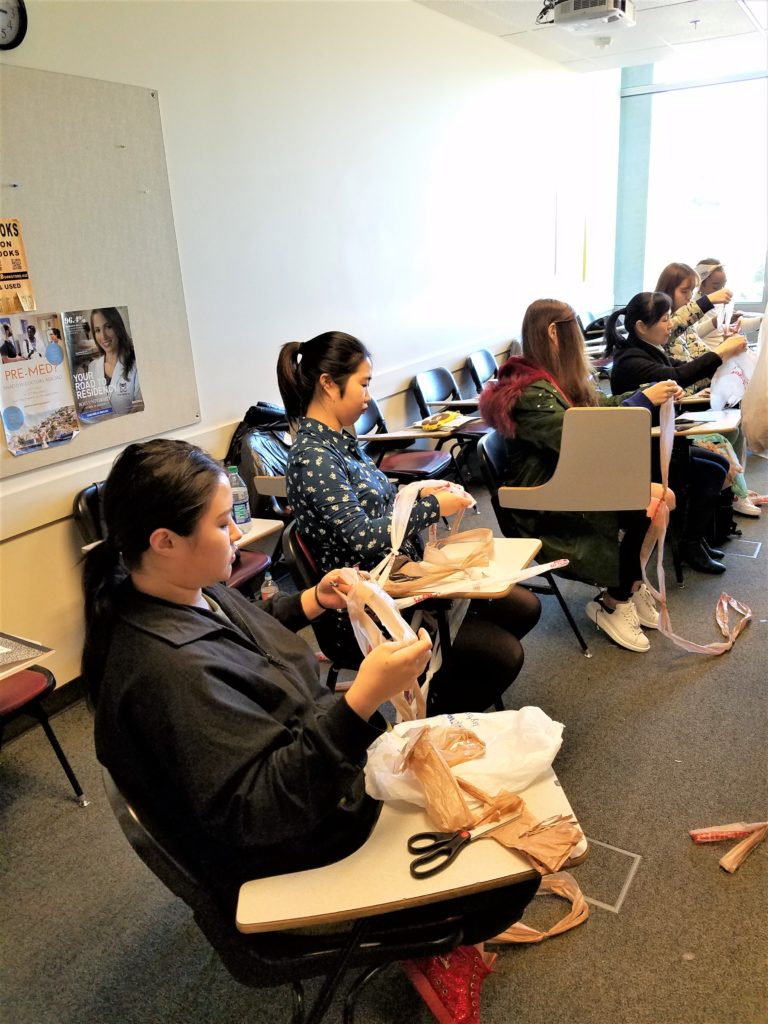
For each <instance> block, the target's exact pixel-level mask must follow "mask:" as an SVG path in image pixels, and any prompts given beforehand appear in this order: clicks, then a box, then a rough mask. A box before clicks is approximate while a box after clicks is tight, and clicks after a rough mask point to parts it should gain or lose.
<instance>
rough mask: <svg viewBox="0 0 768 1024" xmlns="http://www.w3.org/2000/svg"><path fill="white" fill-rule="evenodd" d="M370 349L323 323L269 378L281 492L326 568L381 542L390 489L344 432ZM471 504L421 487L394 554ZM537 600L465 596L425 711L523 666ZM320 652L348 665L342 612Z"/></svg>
mask: <svg viewBox="0 0 768 1024" xmlns="http://www.w3.org/2000/svg"><path fill="white" fill-rule="evenodd" d="M372 372H373V367H372V362H371V356H370V353H369V352H368V350H367V348H366V347H365V346H364V345H363V343H362V342H361V341H359V340H358V339H357V338H353V337H352V336H351V335H350V334H344V333H342V332H341V331H329V332H327V333H326V334H320V335H318V336H317V337H316V338H312V339H310V340H309V341H305V342H303V343H301V344H299V343H298V342H289V343H288V344H286V345H283V347H282V349H281V350H280V357H279V360H278V364H277V380H278V385H279V387H280V394H281V395H282V398H283V403H284V405H285V409H286V412H287V414H288V417H289V419H291V420H293V421H294V422H295V423H297V425H298V432H297V435H296V440H295V442H294V445H293V447H292V448H291V451H290V454H289V457H288V467H287V473H286V478H287V486H288V499H289V501H290V503H291V505H292V506H293V509H294V513H295V515H296V525H297V528H298V531H299V533H300V534H301V536H302V538H303V539H304V540H305V542H306V543H307V544H308V545H309V547H310V548H311V550H312V553H313V555H314V557H315V559H316V561H317V563H318V565H319V566H320V567H321V568H322V569H323V570H325V571H328V570H330V569H332V568H341V567H342V566H345V565H359V566H360V567H361V568H363V569H371V568H373V567H374V566H375V565H376V564H377V563H378V562H379V561H380V560H381V559H382V557H383V556H384V555H385V554H386V552H387V551H388V550H389V547H390V523H391V519H392V508H393V505H394V501H395V495H396V493H397V488H396V487H395V485H394V484H392V483H391V481H390V480H388V479H387V477H386V476H385V475H384V473H382V472H381V470H380V469H378V467H377V466H375V465H374V463H373V462H372V461H371V459H370V458H369V457H368V456H367V455H366V454H365V452H363V451H362V449H361V448H360V447H359V446H358V444H357V440H356V438H355V436H354V434H352V433H350V432H349V431H348V428H350V427H352V426H353V424H354V423H355V422H356V420H357V419H358V418H359V417H360V416H361V415H362V413H363V412H364V411H365V409H366V408H367V404H368V388H369V385H370V382H371V374H372ZM470 504H471V499H470V498H469V496H468V495H466V494H464V493H463V492H462V491H461V490H460V489H459V490H458V491H457V490H453V491H446V490H444V489H439V488H435V487H434V485H429V484H426V485H425V486H424V487H422V489H421V492H420V494H419V497H418V499H417V500H416V502H415V504H414V506H413V511H412V513H411V518H410V520H409V528H410V532H409V534H408V536H407V538H406V541H405V544H404V545H403V547H402V549H401V550H402V552H403V554H406V555H408V557H409V558H414V559H419V558H420V557H421V554H422V546H421V539H420V536H419V534H420V533H421V531H422V530H423V529H424V528H425V527H427V526H429V525H431V524H432V523H437V522H439V520H440V518H441V516H452V515H454V513H456V512H458V511H459V509H463V508H466V507H467V506H468V505H470ZM540 614H541V605H540V604H539V600H538V598H537V597H536V596H535V595H534V594H531V593H530V591H527V590H525V589H523V588H522V587H515V588H514V589H513V590H512V592H511V594H510V595H509V596H508V597H506V598H502V599H500V600H497V601H472V602H471V604H470V607H469V611H468V612H467V615H466V617H465V619H464V621H463V623H462V625H461V627H460V629H459V631H458V634H457V635H456V638H455V640H454V642H453V644H452V645H451V650H450V654H449V657H448V658H446V659H445V661H444V662H443V665H442V667H441V669H440V670H439V671H438V672H437V673H436V674H435V676H434V678H433V679H432V682H431V684H430V688H429V702H428V712H429V714H430V715H436V714H442V713H445V712H458V711H485V710H486V709H487V708H489V707H490V706H491V705H493V704H494V703H495V702H496V700H497V699H498V698H499V697H500V696H501V694H502V693H503V692H504V691H505V690H506V689H507V687H508V686H510V685H511V683H512V682H514V680H515V679H516V677H517V675H518V673H519V672H520V670H521V668H522V665H523V657H524V655H523V648H522V645H521V644H520V640H521V639H522V637H524V636H525V635H526V634H527V633H528V632H529V631H530V630H531V629H533V627H534V626H535V625H536V623H537V622H538V620H539V615H540ZM333 620H334V621H333V626H332V628H330V629H329V630H328V634H327V635H326V637H325V638H324V641H325V645H326V646H327V647H328V649H327V650H326V651H325V653H326V654H327V655H328V656H329V657H332V658H334V660H336V661H338V662H339V663H340V664H342V665H344V666H345V667H346V666H350V667H353V666H354V665H355V664H357V663H358V662H359V659H360V652H359V648H358V646H357V642H356V641H355V638H354V635H353V633H352V629H351V626H350V624H349V619H348V617H347V616H346V615H336V616H334V617H333Z"/></svg>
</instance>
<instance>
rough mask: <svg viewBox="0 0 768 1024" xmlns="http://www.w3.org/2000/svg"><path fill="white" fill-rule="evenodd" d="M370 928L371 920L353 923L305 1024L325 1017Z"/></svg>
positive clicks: (366, 918) (362, 919) (365, 919)
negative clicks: (352, 959) (353, 957)
mask: <svg viewBox="0 0 768 1024" xmlns="http://www.w3.org/2000/svg"><path fill="white" fill-rule="evenodd" d="M370 927H371V918H369V917H361V918H360V920H358V921H355V923H354V925H353V927H352V931H351V933H350V936H349V939H348V941H347V943H346V945H345V946H344V947H343V949H342V950H341V951H340V952H339V956H338V959H337V961H336V965H335V966H334V968H333V970H331V971H329V973H328V974H327V975H326V977H325V980H324V981H323V984H322V985H321V987H320V991H319V992H318V994H317V998H316V999H315V1001H314V1003H313V1004H312V1009H311V1010H310V1011H309V1015H308V1016H307V1019H306V1024H320V1021H321V1020H322V1019H323V1017H324V1016H325V1012H326V1010H327V1009H328V1007H329V1006H330V1005H331V1002H332V1000H333V997H334V995H335V994H336V991H337V989H338V987H339V985H340V983H341V980H342V978H343V977H344V972H345V971H346V969H347V965H348V964H349V961H350V960H351V958H352V956H353V954H354V952H355V950H356V949H358V948H359V947H360V946H362V944H363V940H364V939H365V936H366V933H367V932H368V931H369V929H370Z"/></svg>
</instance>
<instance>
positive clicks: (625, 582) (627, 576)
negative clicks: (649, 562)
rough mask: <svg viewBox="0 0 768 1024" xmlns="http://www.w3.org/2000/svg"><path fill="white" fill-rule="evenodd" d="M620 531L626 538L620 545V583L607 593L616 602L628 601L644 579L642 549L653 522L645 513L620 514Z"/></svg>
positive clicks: (623, 538) (608, 589)
mask: <svg viewBox="0 0 768 1024" xmlns="http://www.w3.org/2000/svg"><path fill="white" fill-rule="evenodd" d="M618 520H619V529H620V530H624V536H623V537H622V538H621V542H620V544H619V582H618V584H617V585H616V586H615V587H608V588H607V593H608V595H609V596H610V597H612V598H613V599H614V600H616V601H628V600H629V599H630V597H631V595H632V587H633V586H634V584H635V583H637V582H638V580H640V579H641V578H642V573H641V571H640V549H641V548H642V546H643V541H644V540H645V535H646V533H647V532H648V527H649V526H650V525H651V521H650V519H649V518H648V516H647V515H646V514H645V512H619V513H618Z"/></svg>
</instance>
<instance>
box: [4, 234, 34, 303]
mask: <svg viewBox="0 0 768 1024" xmlns="http://www.w3.org/2000/svg"><path fill="white" fill-rule="evenodd" d="M34 308H35V294H34V292H33V291H32V282H31V281H30V279H29V268H28V266H27V254H26V253H25V252H24V240H23V238H22V237H21V225H20V224H19V222H18V220H16V219H15V218H11V219H9V218H6V217H3V218H0V313H21V312H24V311H29V310H33V309H34Z"/></svg>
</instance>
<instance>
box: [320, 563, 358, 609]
mask: <svg viewBox="0 0 768 1024" xmlns="http://www.w3.org/2000/svg"><path fill="white" fill-rule="evenodd" d="M353 585H354V582H353V581H351V580H349V579H347V578H346V577H345V575H344V570H343V569H332V570H331V571H330V572H327V573H326V574H325V576H323V578H322V579H321V580H320V582H319V583H318V584H317V597H318V598H319V600H320V604H321V606H322V607H323V608H334V609H336V610H337V611H340V610H341V609H342V608H346V607H347V602H346V601H345V600H344V598H345V596H346V595H347V594H348V593H349V592H350V590H351V589H352V587H353Z"/></svg>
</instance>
